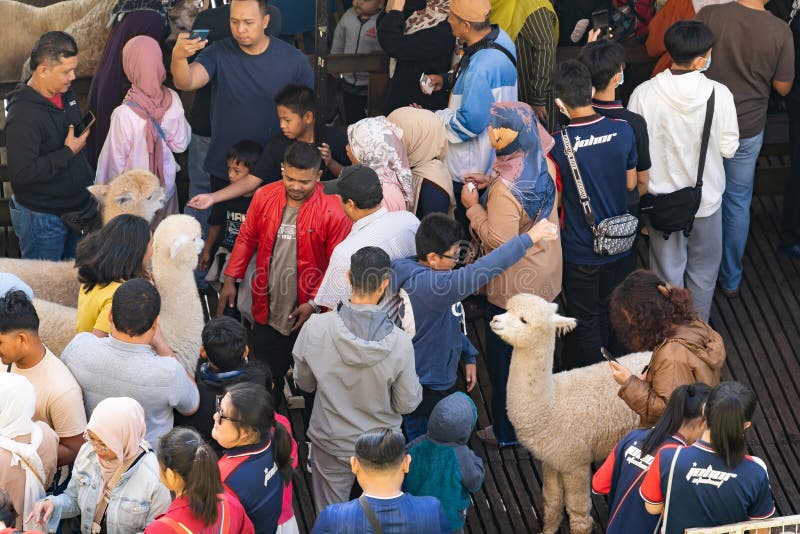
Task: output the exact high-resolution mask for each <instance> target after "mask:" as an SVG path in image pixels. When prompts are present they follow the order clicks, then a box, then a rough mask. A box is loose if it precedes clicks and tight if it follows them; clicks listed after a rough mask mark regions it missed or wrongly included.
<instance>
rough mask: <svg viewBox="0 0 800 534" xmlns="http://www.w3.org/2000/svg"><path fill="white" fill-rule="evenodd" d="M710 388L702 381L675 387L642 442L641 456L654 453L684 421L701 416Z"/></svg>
mask: <svg viewBox="0 0 800 534" xmlns="http://www.w3.org/2000/svg"><path fill="white" fill-rule="evenodd" d="M710 393H711V388H710V387H709V386H707V385H705V384H703V383H700V382H698V383H696V384H684V385H683V386H680V387H678V388H676V389H675V391H673V392H672V395H670V397H669V402H667V407H666V408H665V409H664V413H663V414H661V417H659V418H658V421H657V422H656V425H655V426H654V427H653V429H652V430H650V433H649V434H647V437H646V438H645V440H644V444H642V456H645V455H648V454H655V452H656V450H657V449H658V448H659V447H660V446H661V444H662V443H664V440H666V439H667V438H668V437H670V436H672V435H673V434H675V433H676V432H677V431H678V429H680V427H681V426H683V424H684V423H685V422H688V421H691V420H692V419H697V418H699V417H702V416H703V404H704V403H705V402H706V399H707V398H708V395H709V394H710Z"/></svg>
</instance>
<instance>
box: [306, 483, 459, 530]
mask: <svg viewBox="0 0 800 534" xmlns="http://www.w3.org/2000/svg"><path fill="white" fill-rule="evenodd" d="M367 501H369V504H370V505H371V506H372V509H373V510H374V511H375V515H376V516H377V518H378V521H379V522H380V524H381V528H382V529H383V532H384V533H385V534H407V533H410V532H413V533H414V534H445V533H447V534H450V532H451V530H450V523H449V522H448V521H447V515H445V513H444V508H442V505H441V504H440V503H439V501H438V500H437V499H436V497H414V496H413V495H409V494H408V493H403V494H402V495H400V496H399V497H395V498H393V499H378V498H375V497H369V496H367ZM371 532H374V531H373V530H372V527H371V526H370V524H369V520H368V519H367V516H366V515H365V514H364V510H363V509H362V508H361V504H360V503H359V502H358V499H353V500H352V501H350V502H346V503H341V504H332V505H330V506H328V507H327V508H325V509H324V510H323V511H322V512H321V513H320V514H319V517H318V518H317V523H316V524H315V525H314V530H312V534H328V533H330V534H367V533H371Z"/></svg>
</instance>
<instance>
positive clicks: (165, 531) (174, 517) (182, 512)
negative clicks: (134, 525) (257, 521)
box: [144, 492, 255, 534]
mask: <svg viewBox="0 0 800 534" xmlns="http://www.w3.org/2000/svg"><path fill="white" fill-rule="evenodd" d="M219 497H220V504H219V506H218V508H217V510H218V517H217V523H216V524H215V525H211V526H205V525H203V523H202V521H200V520H199V519H197V518H196V517H195V515H194V514H193V513H192V511H191V509H190V508H189V499H188V498H187V497H185V496H183V495H182V496H180V497H178V498H176V499H175V500H174V501H173V502H172V504H171V505H170V507H169V510H167V512H166V513H164V514H161V515H160V516H158V517H157V518H156V520H155V521H153V522H152V523H150V524H149V525H147V527H146V528H145V529H144V532H145V534H185V533H186V532H191V533H192V534H199V533H202V534H206V533H208V534H217V533H219V532H222V533H223V534H253V533H254V532H255V529H254V527H253V522H252V521H250V518H249V517H247V514H246V513H245V511H244V508H243V507H242V505H241V503H240V502H239V499H237V498H236V496H235V495H233V494H231V493H228V492H223V493H221V494H220V495H219ZM223 507H224V508H223Z"/></svg>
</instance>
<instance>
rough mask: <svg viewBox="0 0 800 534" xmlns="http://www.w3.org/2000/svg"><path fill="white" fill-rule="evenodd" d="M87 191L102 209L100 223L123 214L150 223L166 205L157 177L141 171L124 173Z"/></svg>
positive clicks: (162, 189)
mask: <svg viewBox="0 0 800 534" xmlns="http://www.w3.org/2000/svg"><path fill="white" fill-rule="evenodd" d="M88 189H89V192H90V193H91V194H92V195H94V197H95V198H96V199H97V202H98V204H100V207H101V208H102V210H103V224H105V223H107V222H108V221H110V220H111V219H113V218H114V217H116V216H117V215H121V214H123V213H129V214H131V215H138V216H139V217H142V218H143V219H145V220H146V221H147V222H150V221H152V220H153V217H154V216H155V214H156V212H157V211H158V210H160V209H161V208H163V207H164V203H165V202H166V193H165V191H164V188H163V187H161V185H160V184H159V182H158V178H156V175H155V174H153V173H151V172H150V171H146V170H144V169H133V170H130V171H125V172H123V173H122V174H120V175H119V176H117V177H116V178H114V179H113V180H111V182H110V183H108V184H95V185H90V186H89V188H88Z"/></svg>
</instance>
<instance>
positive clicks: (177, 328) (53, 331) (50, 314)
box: [33, 215, 204, 376]
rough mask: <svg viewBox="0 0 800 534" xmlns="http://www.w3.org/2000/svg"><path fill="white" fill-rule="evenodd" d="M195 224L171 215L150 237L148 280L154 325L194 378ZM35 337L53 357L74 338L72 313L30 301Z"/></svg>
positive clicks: (199, 245)
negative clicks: (155, 300)
mask: <svg viewBox="0 0 800 534" xmlns="http://www.w3.org/2000/svg"><path fill="white" fill-rule="evenodd" d="M200 236H201V233H200V223H198V222H197V220H196V219H194V218H193V217H189V216H188V215H170V216H169V217H167V218H166V219H164V220H163V221H162V222H161V224H159V225H158V228H156V231H155V233H154V234H153V280H154V282H155V285H156V289H158V293H159V294H160V295H161V313H160V314H159V324H160V325H161V332H162V333H163V334H164V339H165V340H166V342H167V345H169V347H170V348H171V349H172V350H173V351H174V352H175V356H176V357H177V358H178V361H180V362H181V364H182V365H183V366H184V367H185V368H186V370H187V371H189V373H190V374H191V375H192V376H194V371H195V367H196V366H197V358H198V356H199V354H200V344H201V334H202V332H203V324H204V322H203V310H202V308H201V304H200V295H199V294H198V293H197V286H196V285H195V281H194V268H195V267H196V266H197V255H198V254H199V253H200V252H201V251H202V250H203V240H202V238H201V237H200ZM33 304H34V307H35V308H36V312H37V313H38V314H39V321H40V324H39V336H40V337H41V338H42V341H43V342H44V344H45V345H46V346H47V347H49V348H50V350H52V351H53V353H55V354H61V352H62V351H63V350H64V347H66V346H67V344H69V342H70V341H71V340H72V338H73V337H74V336H75V319H76V315H77V310H76V309H75V308H72V307H68V306H62V305H60V304H56V303H53V302H47V301H44V300H41V299H34V302H33Z"/></svg>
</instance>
